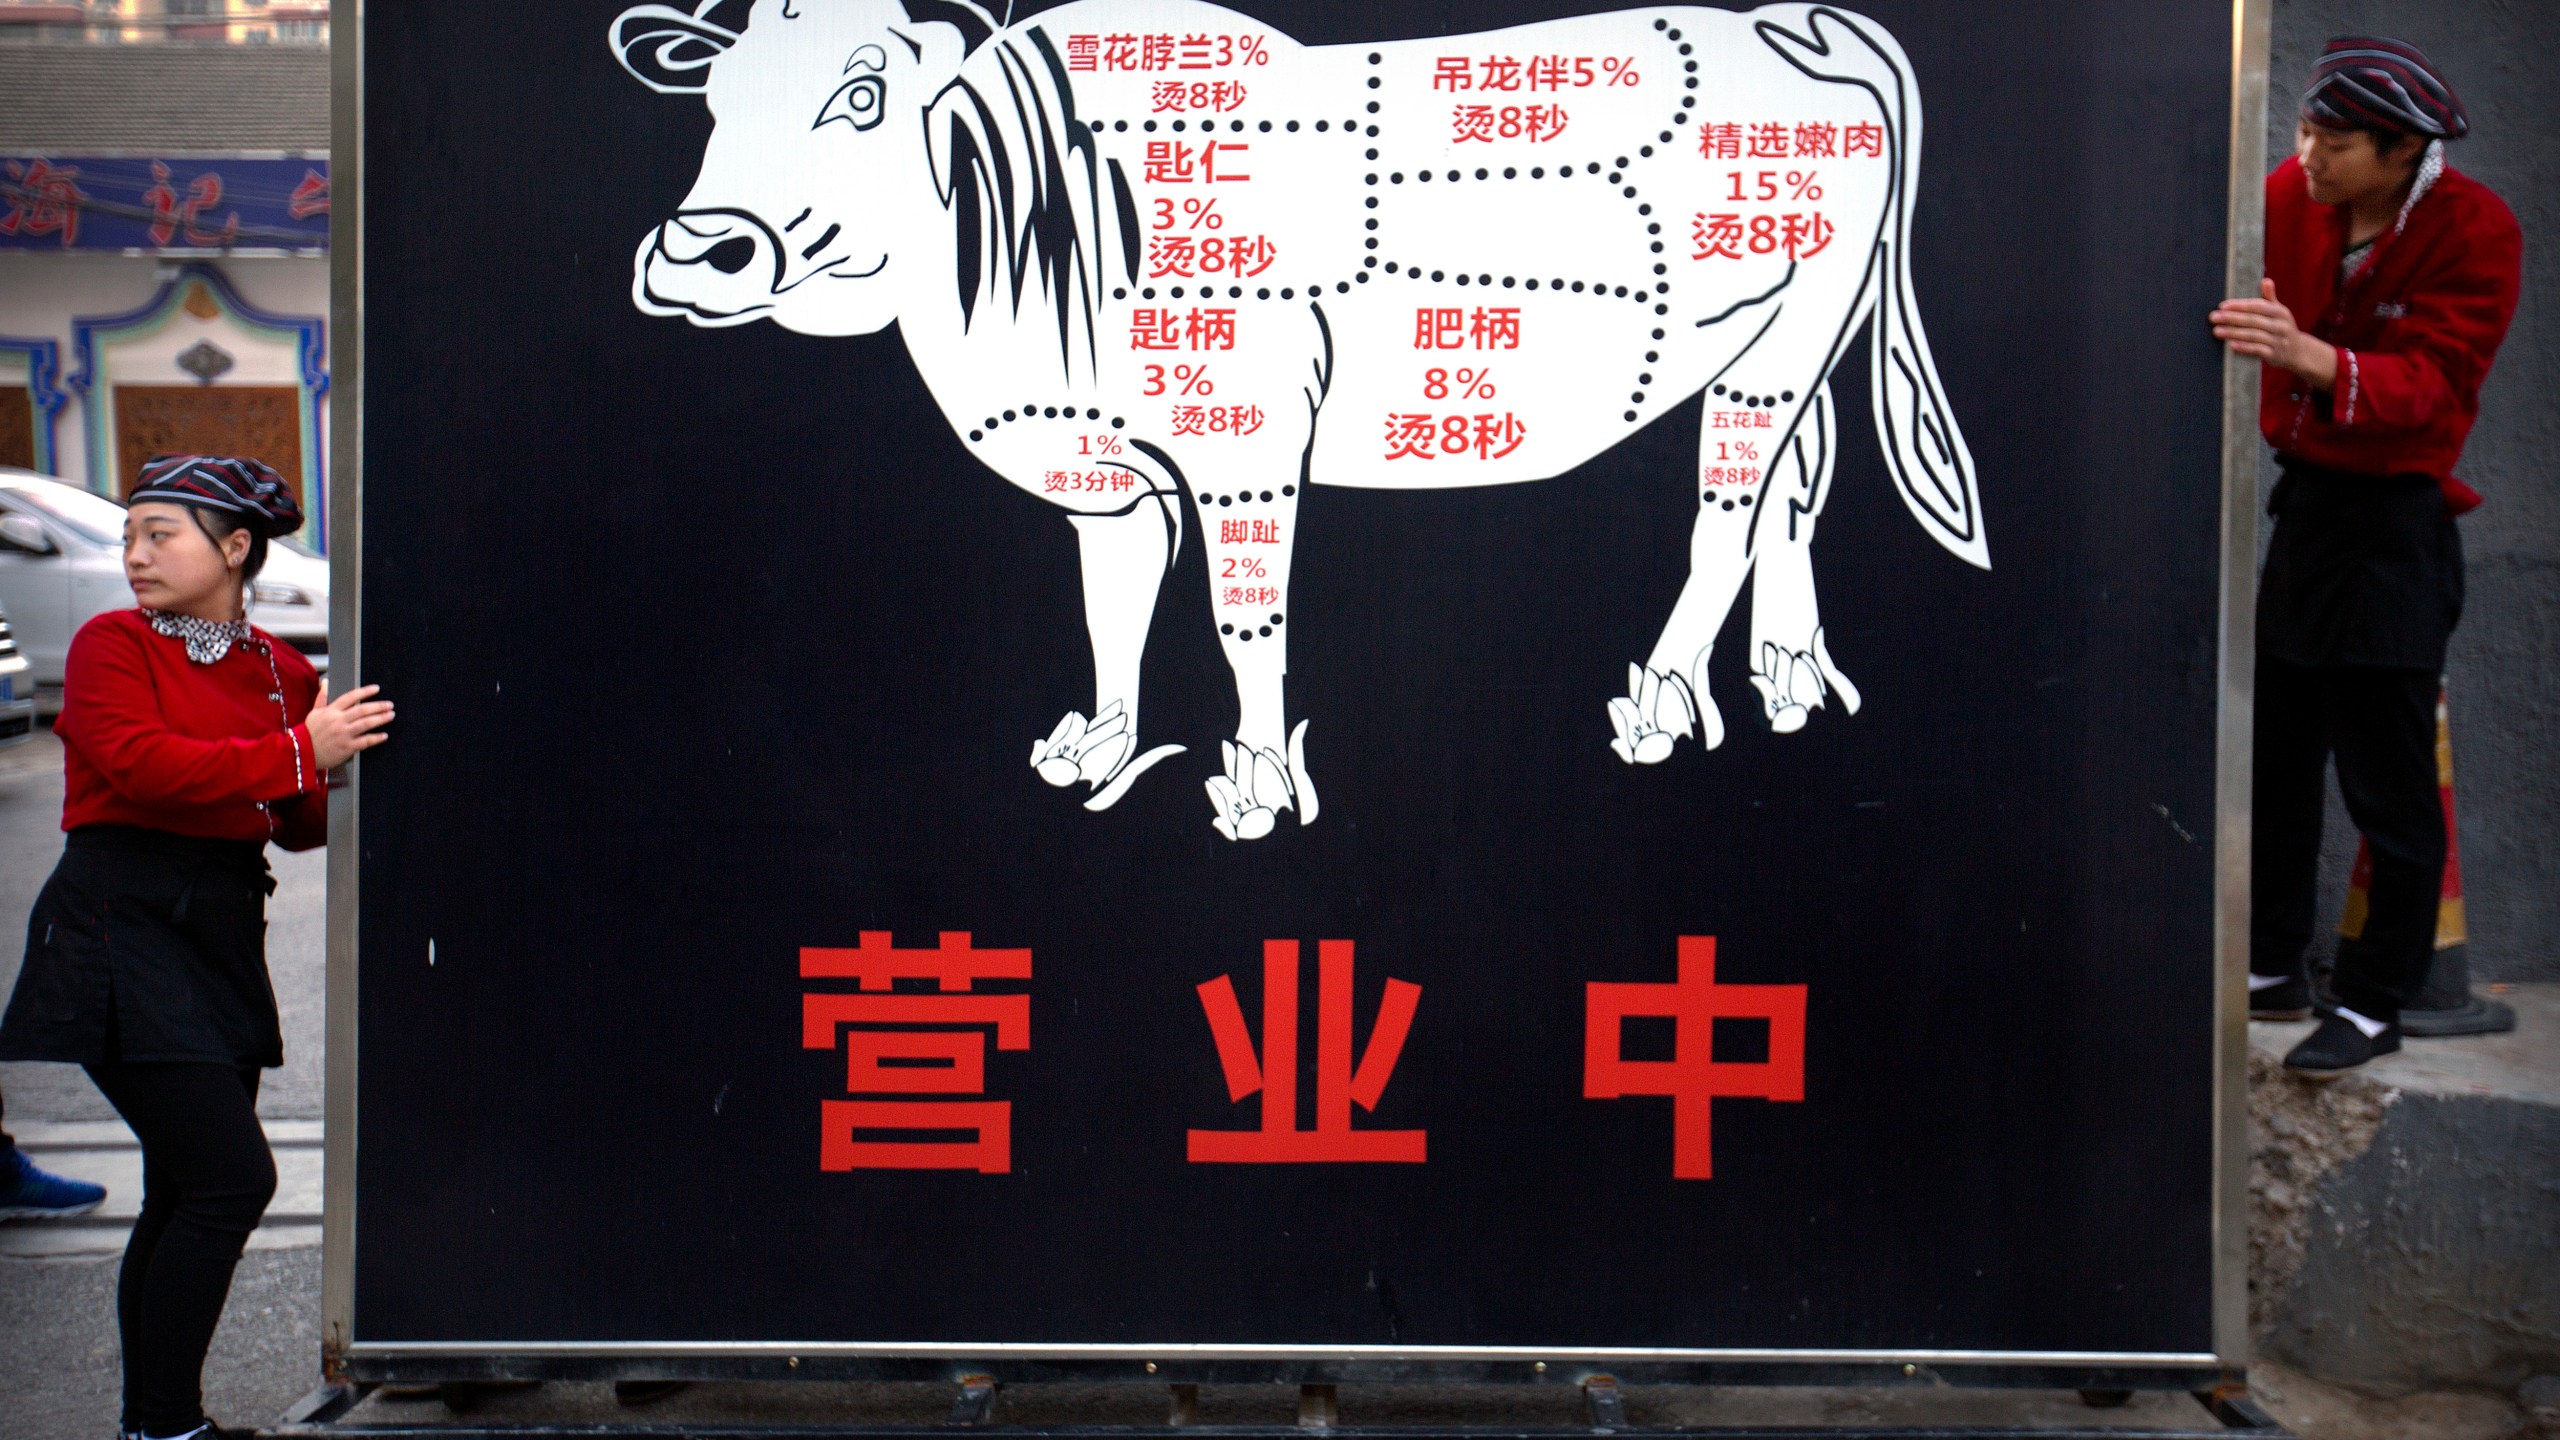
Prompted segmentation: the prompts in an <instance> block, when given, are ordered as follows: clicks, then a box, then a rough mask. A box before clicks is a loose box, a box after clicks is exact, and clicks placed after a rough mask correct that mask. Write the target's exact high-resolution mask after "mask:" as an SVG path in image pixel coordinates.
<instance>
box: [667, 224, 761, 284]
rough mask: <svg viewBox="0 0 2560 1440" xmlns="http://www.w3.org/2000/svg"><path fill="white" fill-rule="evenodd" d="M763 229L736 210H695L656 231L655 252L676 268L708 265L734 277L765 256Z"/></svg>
mask: <svg viewBox="0 0 2560 1440" xmlns="http://www.w3.org/2000/svg"><path fill="white" fill-rule="evenodd" d="M766 241H767V236H766V232H765V228H764V226H762V225H760V224H758V223H757V222H756V221H755V219H754V218H753V217H751V216H747V215H742V214H739V213H738V212H736V211H717V210H715V211H696V212H689V213H686V214H683V215H678V216H676V217H675V218H674V219H672V220H669V221H668V222H667V223H666V224H664V225H662V226H660V227H659V228H658V253H659V254H661V255H663V256H665V257H666V259H667V261H668V262H669V263H671V264H676V265H708V266H710V267H711V268H712V269H714V270H717V271H719V272H720V273H721V274H723V275H736V274H738V273H740V272H742V271H744V270H745V269H746V268H747V267H749V266H751V265H753V264H755V263H756V260H757V258H758V257H759V256H761V255H762V254H763V253H764V249H765V244H766Z"/></svg>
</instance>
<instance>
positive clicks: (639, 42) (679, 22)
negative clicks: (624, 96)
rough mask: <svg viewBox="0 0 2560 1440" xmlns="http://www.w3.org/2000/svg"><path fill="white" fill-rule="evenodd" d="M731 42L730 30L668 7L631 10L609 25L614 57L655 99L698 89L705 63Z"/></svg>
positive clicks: (734, 37)
mask: <svg viewBox="0 0 2560 1440" xmlns="http://www.w3.org/2000/svg"><path fill="white" fill-rule="evenodd" d="M703 8H705V9H708V8H710V7H709V6H705V7H703ZM737 43H738V32H736V31H735V30H730V29H726V28H723V27H721V26H718V25H714V24H712V23H711V22H710V21H708V20H704V19H701V18H699V17H697V16H695V15H693V14H691V13H689V12H687V11H684V10H679V9H677V8H676V7H675V6H672V5H634V6H632V7H631V8H630V9H628V10H625V11H623V12H622V14H621V16H620V17H619V18H618V19H616V20H615V21H614V22H613V53H614V57H615V58H616V59H618V60H620V61H621V62H622V68H623V69H625V70H628V71H630V72H631V78H632V79H634V80H637V81H639V82H640V83H641V84H643V85H646V86H648V87H649V88H650V89H652V90H655V91H657V92H658V93H659V94H661V95H687V94H692V93H694V92H697V91H699V90H701V89H702V87H703V86H704V85H705V84H706V83H707V82H708V81H709V80H710V78H711V62H712V61H714V60H717V59H719V58H720V56H721V55H722V54H723V53H724V52H725V51H727V50H728V48H729V47H730V46H732V45H735V44H737Z"/></svg>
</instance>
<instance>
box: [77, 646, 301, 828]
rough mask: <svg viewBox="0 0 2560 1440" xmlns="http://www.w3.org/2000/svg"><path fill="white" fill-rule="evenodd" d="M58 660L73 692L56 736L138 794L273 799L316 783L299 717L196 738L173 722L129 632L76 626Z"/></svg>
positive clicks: (154, 801)
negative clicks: (272, 728) (241, 736)
mask: <svg viewBox="0 0 2560 1440" xmlns="http://www.w3.org/2000/svg"><path fill="white" fill-rule="evenodd" d="M63 669H64V674H63V693H64V694H66V695H70V696H76V697H78V698H77V702H76V703H77V705H78V707H79V708H78V713H77V716H76V717H75V723H74V726H73V728H72V730H71V733H69V734H66V735H64V736H63V740H64V742H65V743H66V744H70V745H74V746H77V747H78V748H79V750H80V752H81V754H82V755H83V756H84V757H85V758H86V759H87V760H88V761H89V763H90V764H91V765H93V766H95V767H97V770H98V773H99V774H101V775H103V776H105V777H106V779H107V783H108V784H110V785H112V786H114V787H115V790H116V793H118V794H120V795H123V796H124V797H126V798H127V799H129V800H132V801H135V802H136V803H138V804H144V805H219V804H222V803H224V802H226V801H264V802H274V801H278V800H283V799H286V798H288V797H290V796H296V795H303V794H309V793H312V792H315V791H318V790H319V789H321V787H322V785H323V783H324V782H323V781H322V780H321V777H320V773H319V771H318V770H317V769H316V768H314V766H313V764H312V754H311V733H310V732H309V731H308V730H306V729H304V728H303V727H302V726H300V725H296V726H294V727H293V728H292V729H290V730H281V731H278V732H276V733H275V734H272V735H263V736H260V737H258V738H257V739H254V740H198V739H194V738H192V737H189V736H185V735H180V734H178V733H177V732H176V731H173V730H171V729H170V728H169V726H168V722H167V721H166V720H164V719H163V718H162V716H161V711H160V697H159V695H158V693H157V690H156V687H155V686H154V685H153V683H152V679H151V671H150V667H149V665H148V664H147V663H146V662H145V661H144V659H143V655H142V651H141V649H140V647H139V644H138V641H137V637H136V636H135V635H133V634H132V633H131V632H128V631H124V630H121V629H118V628H115V627H111V626H104V625H89V626H85V627H83V628H82V629H81V631H80V633H79V635H77V636H76V637H74V638H73V640H72V643H71V653H70V655H69V657H68V658H67V659H66V660H65V662H64V667H63ZM324 823H325V822H324Z"/></svg>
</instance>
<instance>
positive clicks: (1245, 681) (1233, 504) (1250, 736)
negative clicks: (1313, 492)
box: [1196, 483, 1316, 840]
mask: <svg viewBox="0 0 2560 1440" xmlns="http://www.w3.org/2000/svg"><path fill="white" fill-rule="evenodd" d="M1196 498H1197V499H1198V501H1199V504H1200V530H1201V537H1202V539H1203V541H1204V542H1205V544H1204V547H1203V548H1205V549H1206V550H1207V552H1208V556H1209V605H1210V612H1211V614H1213V615H1214V616H1215V617H1216V618H1217V623H1218V644H1219V646H1220V648H1221V649H1223V650H1224V651H1225V652H1226V657H1227V665H1228V668H1229V669H1231V670H1232V671H1233V672H1234V674H1235V680H1236V736H1235V739H1233V740H1231V741H1228V742H1227V743H1226V744H1225V745H1224V746H1223V747H1222V758H1223V759H1224V761H1225V765H1224V767H1223V771H1224V773H1222V774H1218V775H1213V776H1211V777H1209V781H1208V790H1209V801H1210V803H1211V804H1212V805H1213V806H1215V807H1216V812H1217V813H1216V814H1215V815H1214V816H1213V817H1212V818H1211V821H1210V823H1211V824H1213V825H1215V826H1216V827H1217V830H1218V833H1219V834H1221V835H1224V836H1226V837H1227V838H1228V839H1230V840H1259V839H1261V838H1262V837H1263V836H1265V835H1268V834H1270V833H1271V831H1272V829H1273V828H1274V827H1275V826H1277V825H1278V824H1279V817H1280V812H1281V811H1283V810H1294V811H1295V812H1297V816H1298V823H1299V824H1301V825H1305V824H1311V823H1313V822H1314V820H1315V818H1316V792H1315V786H1314V784H1313V783H1312V782H1311V781H1310V780H1309V779H1308V778H1307V765H1306V737H1307V727H1306V724H1305V722H1303V721H1301V722H1300V723H1299V725H1298V727H1297V729H1296V730H1295V731H1294V732H1292V731H1290V730H1288V707H1287V704H1286V696H1285V694H1284V689H1285V686H1286V682H1287V679H1288V674H1289V628H1288V627H1289V618H1290V617H1289V603H1288V597H1289V556H1290V553H1291V550H1292V548H1293V547H1294V546H1295V544H1296V539H1297V534H1296V532H1297V520H1298V499H1297V486H1296V484H1294V483H1284V484H1271V485H1256V486H1250V487H1238V488H1234V489H1224V488H1213V489H1209V490H1205V491H1204V492H1202V493H1200V494H1199V495H1197V497H1196Z"/></svg>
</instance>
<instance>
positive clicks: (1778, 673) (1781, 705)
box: [1751, 626, 1860, 735]
mask: <svg viewBox="0 0 2560 1440" xmlns="http://www.w3.org/2000/svg"><path fill="white" fill-rule="evenodd" d="M1751 685H1752V688H1753V689H1756V690H1758V691H1759V692H1760V706H1761V709H1762V710H1763V711H1764V712H1765V713H1766V714H1767V715H1768V717H1769V728H1770V729H1771V730H1774V731H1776V732H1777V733H1778V734H1781V735H1792V734H1794V733H1795V732H1797V731H1799V730H1801V729H1803V728H1804V727H1805V722H1806V721H1808V720H1810V719H1812V718H1813V712H1814V711H1816V710H1819V709H1822V708H1823V707H1824V705H1825V704H1826V703H1827V701H1828V699H1830V698H1832V697H1836V698H1837V699H1838V700H1839V701H1840V708H1841V709H1842V710H1844V711H1847V712H1848V713H1849V714H1852V715H1855V714H1857V713H1858V706H1859V704H1860V700H1859V696H1858V687H1857V686H1855V685H1852V684H1850V683H1849V677H1848V676H1846V675H1843V674H1841V673H1840V667H1839V666H1837V665H1834V664H1832V663H1831V649H1830V647H1829V646H1827V645H1825V644H1824V643H1823V639H1822V630H1821V627H1819V626H1816V627H1815V629H1814V632H1813V643H1812V645H1811V646H1810V647H1808V648H1806V649H1803V650H1789V649H1786V648H1784V647H1783V646H1780V645H1777V644H1774V643H1771V642H1767V641H1764V642H1762V643H1761V646H1760V654H1759V656H1758V658H1757V660H1756V662H1755V663H1754V664H1753V666H1752V670H1751Z"/></svg>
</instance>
